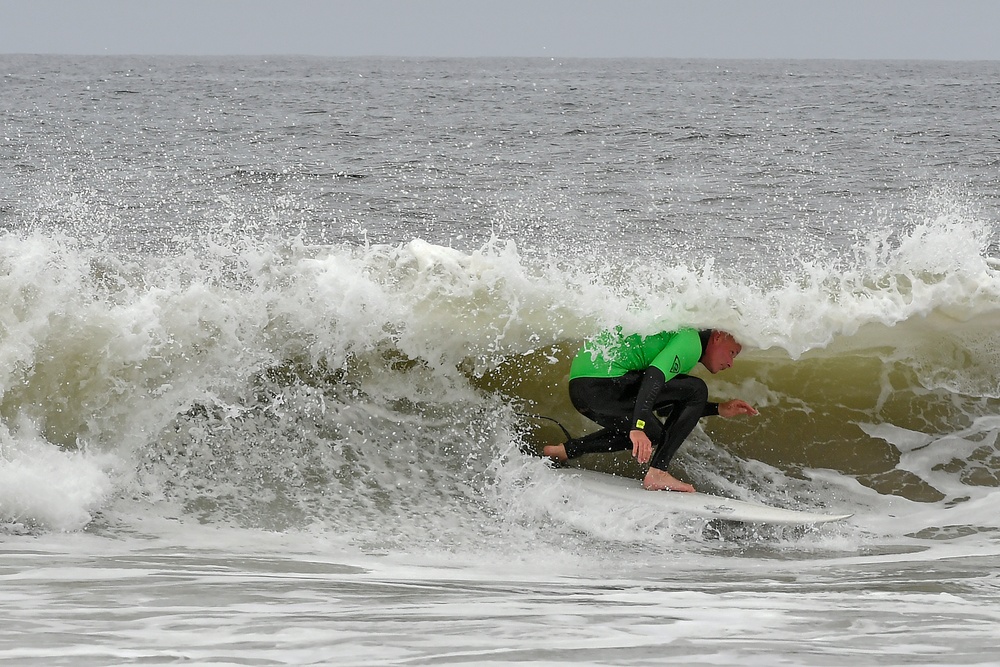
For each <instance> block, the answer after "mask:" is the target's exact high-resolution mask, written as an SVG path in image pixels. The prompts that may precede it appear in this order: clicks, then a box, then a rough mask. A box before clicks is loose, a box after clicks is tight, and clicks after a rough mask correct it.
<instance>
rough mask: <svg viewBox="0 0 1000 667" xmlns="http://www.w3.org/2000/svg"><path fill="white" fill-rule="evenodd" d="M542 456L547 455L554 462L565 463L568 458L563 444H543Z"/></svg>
mask: <svg viewBox="0 0 1000 667" xmlns="http://www.w3.org/2000/svg"><path fill="white" fill-rule="evenodd" d="M542 456H547V457H549V458H550V459H552V460H553V461H555V462H556V463H566V461H567V460H569V457H568V456H566V448H565V447H564V446H563V445H545V446H544V447H542Z"/></svg>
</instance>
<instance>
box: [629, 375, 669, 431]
mask: <svg viewBox="0 0 1000 667" xmlns="http://www.w3.org/2000/svg"><path fill="white" fill-rule="evenodd" d="M666 383H667V378H666V376H665V375H663V371H661V370H660V369H659V368H657V367H656V366H650V367H649V368H647V369H646V373H645V375H643V376H642V384H641V385H639V395H638V396H637V397H636V399H635V410H634V411H633V412H632V428H633V429H639V430H641V431H645V432H646V435H647V436H649V439H650V440H652V441H653V443H654V444H655V443H658V442H660V438H661V436H662V435H663V425H662V424H660V420H659V419H657V418H656V415H654V414H653V403H654V402H656V397H657V396H659V395H660V390H661V389H663V385H664V384H666Z"/></svg>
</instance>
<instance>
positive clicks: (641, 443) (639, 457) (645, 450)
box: [628, 429, 653, 463]
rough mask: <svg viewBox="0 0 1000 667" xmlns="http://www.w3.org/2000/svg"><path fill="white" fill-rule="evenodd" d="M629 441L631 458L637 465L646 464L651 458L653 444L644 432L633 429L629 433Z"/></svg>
mask: <svg viewBox="0 0 1000 667" xmlns="http://www.w3.org/2000/svg"><path fill="white" fill-rule="evenodd" d="M628 437H629V439H630V440H631V441H632V456H634V457H635V460H636V461H638V462H639V463H646V462H647V461H649V459H650V457H651V456H653V443H652V442H651V441H650V440H649V436H648V435H646V432H645V431H642V430H640V429H634V430H632V431H629V434H628Z"/></svg>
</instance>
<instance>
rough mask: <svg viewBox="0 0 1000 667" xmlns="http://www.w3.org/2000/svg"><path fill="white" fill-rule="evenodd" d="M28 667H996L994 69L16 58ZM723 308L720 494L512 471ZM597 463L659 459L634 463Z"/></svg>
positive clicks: (18, 582)
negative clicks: (623, 494) (772, 510)
mask: <svg viewBox="0 0 1000 667" xmlns="http://www.w3.org/2000/svg"><path fill="white" fill-rule="evenodd" d="M0 96H2V99H3V101H4V104H3V105H0V614H2V616H3V618H6V619H7V620H6V621H4V623H3V627H2V629H0V663H2V664H10V665H18V666H46V667H49V666H54V665H71V666H74V667H77V666H100V667H103V666H108V665H174V664H188V665H260V666H268V665H506V664H532V665H568V664H572V665H662V664H683V665H741V666H746V665H761V666H767V667H773V666H775V665H819V666H824V665H830V666H834V665H836V666H840V665H845V664H852V665H879V666H890V665H996V664H1000V657H998V653H997V648H998V646H1000V490H998V488H1000V442H998V437H1000V334H998V330H1000V233H998V229H1000V213H998V205H1000V124H998V122H997V121H998V118H1000V63H998V62H961V63H960V62H902V61H895V62H861V61H857V62H855V61H708V60H703V61H683V60H559V59H524V60H518V59H482V60H480V59H468V60H465V59H444V60H441V59H416V60H402V59H388V58H385V59H321V58H286V57H282V58H264V57H260V58H248V57H241V58H194V57H134V58H125V57H88V58H67V57H51V56H0ZM619 324H620V325H622V326H623V327H624V328H625V329H626V330H628V331H635V332H645V333H652V332H655V331H659V330H661V329H663V328H667V327H677V326H695V327H709V326H716V327H720V328H725V329H728V330H730V331H732V332H734V333H735V334H736V335H737V336H738V337H739V338H740V339H741V340H742V341H743V343H744V352H743V354H742V355H741V356H740V357H739V359H738V360H737V363H736V366H735V367H734V368H733V369H732V370H730V371H727V372H725V373H722V374H720V375H716V376H709V375H708V374H707V373H704V372H702V373H700V374H701V375H702V376H703V377H706V379H707V381H708V383H709V388H710V391H711V394H712V396H713V398H714V399H715V400H725V399H727V398H735V397H740V398H745V399H747V400H749V401H750V402H752V403H753V404H755V405H756V406H757V407H758V408H759V409H760V413H761V414H760V416H759V417H756V418H737V419H732V420H723V419H720V418H706V419H704V420H702V422H701V425H700V426H699V427H698V428H697V429H696V430H695V433H694V434H692V436H691V437H690V438H689V440H688V441H687V443H686V444H685V445H684V446H683V447H682V448H681V451H680V454H679V455H678V457H677V458H676V459H675V462H674V465H673V468H672V471H673V472H674V474H675V475H677V476H678V477H680V478H682V479H685V480H687V481H690V482H692V483H693V484H695V486H697V487H698V488H699V490H702V491H709V492H713V493H717V494H720V495H725V496H730V497H735V498H743V499H749V500H756V501H760V502H765V503H768V504H772V505H778V506H782V507H790V508H797V509H805V510H811V511H824V512H836V513H854V517H853V518H851V519H849V520H848V521H845V522H839V523H833V524H826V525H822V526H815V527H794V528H788V527H784V528H782V527H775V526H766V525H746V524H735V523H726V522H718V521H708V520H705V519H697V518H694V517H690V516H683V515H667V516H663V515H660V514H656V513H654V512H652V511H649V510H648V509H647V508H643V507H642V506H638V507H620V506H610V505H607V504H603V503H601V502H599V501H596V500H595V499H594V498H590V497H585V496H581V495H580V494H579V493H574V492H573V491H572V489H569V488H567V487H566V486H565V485H564V484H562V483H561V481H560V478H559V475H558V474H557V473H554V472H553V471H552V470H551V469H550V468H548V467H547V465H546V464H545V463H544V462H543V461H542V460H541V459H539V458H535V457H530V456H525V455H523V454H521V453H520V449H521V448H536V449H537V448H539V447H541V445H543V444H545V443H547V442H557V441H559V433H558V430H557V429H555V428H554V425H553V424H552V422H549V421H547V420H545V419H539V418H536V417H535V416H534V415H541V416H544V417H549V418H552V419H555V420H558V421H559V422H561V423H562V424H564V425H565V426H566V427H567V428H568V429H569V430H570V431H571V432H573V433H574V434H580V433H583V432H585V431H587V430H589V429H592V428H594V425H592V424H590V423H588V422H587V421H586V420H585V419H583V418H582V417H580V416H579V415H577V414H576V413H575V411H574V410H573V408H572V406H571V405H570V403H569V399H568V397H567V393H566V380H567V375H568V371H569V363H570V360H571V358H572V356H573V354H574V353H575V351H576V349H577V348H578V347H579V346H580V345H581V343H582V342H583V341H584V340H585V339H586V338H587V337H588V336H591V335H593V334H595V333H597V332H599V331H601V330H602V329H603V328H606V327H609V326H614V325H619ZM575 465H580V466H584V467H588V468H592V469H597V470H602V471H605V472H616V473H618V474H622V475H631V476H634V477H639V476H641V474H642V470H641V469H640V468H639V467H638V466H637V465H636V464H635V463H634V462H632V461H631V456H630V454H629V453H621V454H618V455H605V456H600V455H595V456H590V457H585V458H582V459H579V460H578V461H576V462H575Z"/></svg>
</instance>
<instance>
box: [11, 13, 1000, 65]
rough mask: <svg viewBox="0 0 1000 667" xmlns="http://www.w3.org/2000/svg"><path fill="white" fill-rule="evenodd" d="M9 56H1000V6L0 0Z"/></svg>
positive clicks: (952, 57) (972, 58)
mask: <svg viewBox="0 0 1000 667" xmlns="http://www.w3.org/2000/svg"><path fill="white" fill-rule="evenodd" d="M0 53H60V54H178V55H236V54H239V55H244V54H251V55H277V54H302V55H329V56H364V55H382V56H407V57H416V56H552V57H577V56H584V57H679V58H866V59H867V58H895V59H944V60H970V59H971V60H1000V0H687V1H681V0H504V1H495V0H353V1H350V2H348V1H345V0H87V1H78V0H0Z"/></svg>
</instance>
